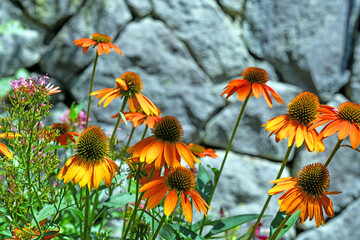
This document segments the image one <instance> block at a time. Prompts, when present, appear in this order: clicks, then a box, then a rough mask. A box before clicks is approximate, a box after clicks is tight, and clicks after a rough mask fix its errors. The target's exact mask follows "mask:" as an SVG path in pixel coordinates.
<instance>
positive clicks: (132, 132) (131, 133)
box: [125, 127, 135, 149]
mask: <svg viewBox="0 0 360 240" xmlns="http://www.w3.org/2000/svg"><path fill="white" fill-rule="evenodd" d="M134 131H135V128H134V127H133V128H132V129H131V132H130V136H129V140H128V142H127V144H126V147H125V149H127V148H128V147H129V145H130V142H131V139H132V137H133V134H134Z"/></svg>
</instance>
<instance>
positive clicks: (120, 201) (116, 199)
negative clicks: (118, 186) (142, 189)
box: [104, 192, 135, 208]
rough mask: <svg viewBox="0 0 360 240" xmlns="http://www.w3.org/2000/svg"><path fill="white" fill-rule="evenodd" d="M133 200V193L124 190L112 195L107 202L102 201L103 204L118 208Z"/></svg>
mask: <svg viewBox="0 0 360 240" xmlns="http://www.w3.org/2000/svg"><path fill="white" fill-rule="evenodd" d="M134 201H135V194H131V193H128V192H124V193H119V194H116V195H114V196H112V197H111V199H110V201H109V202H104V205H105V206H108V207H110V208H119V207H121V206H124V205H125V204H127V203H131V202H134Z"/></svg>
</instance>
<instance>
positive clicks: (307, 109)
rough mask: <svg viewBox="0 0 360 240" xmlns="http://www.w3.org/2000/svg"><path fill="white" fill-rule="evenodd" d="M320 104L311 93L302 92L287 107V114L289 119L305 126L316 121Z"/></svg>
mask: <svg viewBox="0 0 360 240" xmlns="http://www.w3.org/2000/svg"><path fill="white" fill-rule="evenodd" d="M319 105H320V102H319V99H318V97H317V96H316V95H315V94H313V93H311V92H302V93H300V94H299V95H297V96H296V97H295V98H294V99H293V100H291V102H290V103H289V105H288V109H287V110H288V114H289V116H290V118H291V119H294V120H297V121H298V122H300V123H303V124H305V125H307V124H308V123H309V122H311V121H313V120H315V119H316V115H317V114H318V108H319Z"/></svg>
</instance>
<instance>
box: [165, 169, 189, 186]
mask: <svg viewBox="0 0 360 240" xmlns="http://www.w3.org/2000/svg"><path fill="white" fill-rule="evenodd" d="M166 184H167V186H169V188H170V189H171V190H172V189H175V190H176V191H189V190H190V189H193V188H195V185H196V183H195V177H194V174H193V173H192V172H191V171H190V170H189V169H187V168H186V167H183V166H179V167H176V168H173V169H172V170H170V173H169V175H168V177H167V178H166Z"/></svg>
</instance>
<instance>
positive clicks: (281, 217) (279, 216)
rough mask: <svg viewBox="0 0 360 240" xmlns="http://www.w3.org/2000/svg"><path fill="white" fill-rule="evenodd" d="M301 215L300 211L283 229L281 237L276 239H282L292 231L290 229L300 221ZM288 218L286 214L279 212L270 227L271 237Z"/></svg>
mask: <svg viewBox="0 0 360 240" xmlns="http://www.w3.org/2000/svg"><path fill="white" fill-rule="evenodd" d="M299 215H300V210H298V211H297V212H296V213H294V214H293V215H291V217H290V218H289V219H288V220H287V221H286V223H285V226H284V227H283V229H281V231H280V233H279V235H278V236H277V237H276V239H279V238H280V237H282V236H283V235H284V234H285V233H286V232H287V231H289V230H290V228H291V227H292V226H293V225H294V224H295V222H296V220H298V218H299ZM286 217H287V215H286V214H285V213H284V212H280V211H279V212H278V213H277V214H276V216H275V218H274V219H273V221H272V222H271V226H270V236H271V235H272V234H273V233H274V232H275V231H276V229H277V228H278V227H279V226H280V224H281V223H282V221H283V220H284V219H285V218H286Z"/></svg>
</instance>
